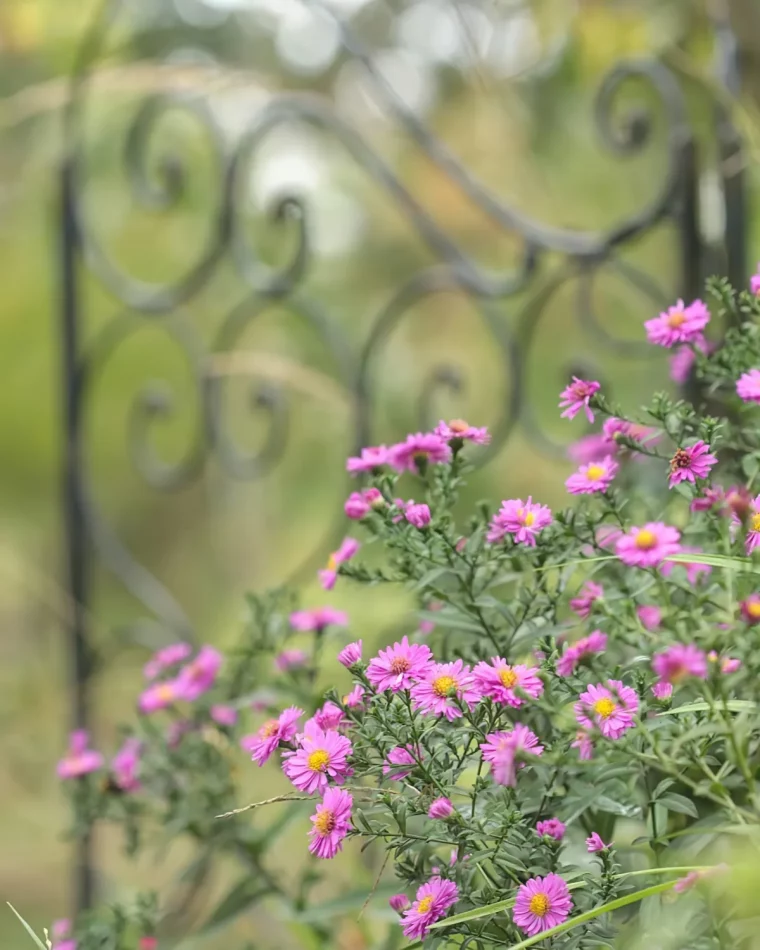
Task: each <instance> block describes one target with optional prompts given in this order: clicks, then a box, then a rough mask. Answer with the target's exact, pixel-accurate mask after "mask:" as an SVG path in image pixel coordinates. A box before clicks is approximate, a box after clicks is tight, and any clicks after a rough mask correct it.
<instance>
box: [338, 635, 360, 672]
mask: <svg viewBox="0 0 760 950" xmlns="http://www.w3.org/2000/svg"><path fill="white" fill-rule="evenodd" d="M361 661H362V641H361V640H354V642H353V643H349V644H348V646H345V647H343V649H342V650H341V651H340V653H339V654H338V663H341V664H342V665H343V666H345V667H347V668H350V667H352V666H355V665H356V664H357V663H361Z"/></svg>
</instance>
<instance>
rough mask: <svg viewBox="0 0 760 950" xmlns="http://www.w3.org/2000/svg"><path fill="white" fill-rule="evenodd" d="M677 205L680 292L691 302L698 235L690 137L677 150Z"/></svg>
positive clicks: (698, 270)
mask: <svg viewBox="0 0 760 950" xmlns="http://www.w3.org/2000/svg"><path fill="white" fill-rule="evenodd" d="M681 163H682V164H681V167H682V169H683V171H682V175H681V206H680V209H679V213H678V226H679V239H680V243H681V295H682V297H683V298H684V300H686V301H687V302H688V301H691V300H693V299H694V298H695V297H698V296H699V295H700V291H701V289H702V280H703V277H704V275H703V273H702V237H701V232H700V222H699V172H698V169H697V150H696V145H695V143H694V139H692V138H689V139H687V140H686V141H685V142H684V144H683V147H682V149H681Z"/></svg>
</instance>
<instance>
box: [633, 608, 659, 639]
mask: <svg viewBox="0 0 760 950" xmlns="http://www.w3.org/2000/svg"><path fill="white" fill-rule="evenodd" d="M636 616H637V617H638V618H639V622H640V623H641V625H642V627H643V628H644V629H645V630H649V631H650V632H651V631H652V630H656V629H657V628H658V627H659V626H660V623H661V622H662V611H661V610H660V608H659V607H655V605H654V604H642V606H641V607H637V608H636Z"/></svg>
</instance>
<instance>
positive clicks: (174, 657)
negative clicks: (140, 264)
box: [143, 643, 193, 680]
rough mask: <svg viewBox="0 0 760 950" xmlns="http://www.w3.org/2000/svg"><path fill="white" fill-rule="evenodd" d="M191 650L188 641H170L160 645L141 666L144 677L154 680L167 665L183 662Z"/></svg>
mask: <svg viewBox="0 0 760 950" xmlns="http://www.w3.org/2000/svg"><path fill="white" fill-rule="evenodd" d="M192 652H193V648H192V647H191V646H190V644H189V643H171V644H169V646H168V647H162V649H160V650H159V651H158V652H157V653H155V654H154V655H153V657H152V658H151V659H150V660H149V661H148V662H147V663H146V664H145V666H144V667H143V674H144V675H145V679H148V680H154V679H155V678H156V677H157V676H158V675H159V674H160V673H163V671H164V670H165V669H167V668H168V667H170V666H176V665H177V664H179V663H182V662H184V661H185V660H186V659H187V658H188V657H189V656H190V654H191V653H192Z"/></svg>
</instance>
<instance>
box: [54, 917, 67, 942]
mask: <svg viewBox="0 0 760 950" xmlns="http://www.w3.org/2000/svg"><path fill="white" fill-rule="evenodd" d="M51 930H52V934H53V939H54V940H63V938H64V937H68V936H69V934H70V933H71V921H70V920H68V918H65V917H64V918H61V919H60V920H54V921H53V926H52V928H51Z"/></svg>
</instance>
